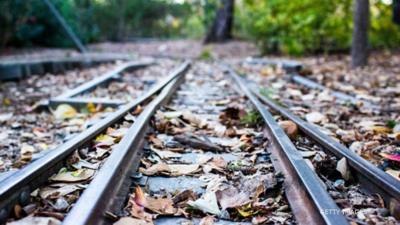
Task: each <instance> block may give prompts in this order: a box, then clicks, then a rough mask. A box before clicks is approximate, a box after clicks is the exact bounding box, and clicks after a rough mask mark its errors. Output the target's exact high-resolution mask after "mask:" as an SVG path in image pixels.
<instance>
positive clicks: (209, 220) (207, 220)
mask: <svg viewBox="0 0 400 225" xmlns="http://www.w3.org/2000/svg"><path fill="white" fill-rule="evenodd" d="M214 221H215V218H214V216H206V217H203V219H201V221H200V223H199V225H214Z"/></svg>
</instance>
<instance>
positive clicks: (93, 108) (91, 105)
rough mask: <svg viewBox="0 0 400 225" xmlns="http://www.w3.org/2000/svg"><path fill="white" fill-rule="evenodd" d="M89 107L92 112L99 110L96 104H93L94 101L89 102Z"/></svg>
mask: <svg viewBox="0 0 400 225" xmlns="http://www.w3.org/2000/svg"><path fill="white" fill-rule="evenodd" d="M87 109H88V111H89V112H90V113H95V112H97V109H96V106H95V105H94V104H93V102H89V103H88V104H87Z"/></svg>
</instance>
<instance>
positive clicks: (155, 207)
mask: <svg viewBox="0 0 400 225" xmlns="http://www.w3.org/2000/svg"><path fill="white" fill-rule="evenodd" d="M145 208H146V209H149V210H151V211H152V212H155V213H157V214H159V215H175V214H176V213H177V212H178V210H177V209H176V208H175V207H174V203H173V201H172V200H171V199H169V198H152V197H146V206H145Z"/></svg>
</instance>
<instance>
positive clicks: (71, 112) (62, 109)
mask: <svg viewBox="0 0 400 225" xmlns="http://www.w3.org/2000/svg"><path fill="white" fill-rule="evenodd" d="M77 114H78V112H77V111H76V110H75V108H74V107H72V106H70V105H68V104H61V105H58V106H57V109H56V110H55V111H53V115H54V117H55V118H56V119H69V118H73V117H75V116H76V115H77Z"/></svg>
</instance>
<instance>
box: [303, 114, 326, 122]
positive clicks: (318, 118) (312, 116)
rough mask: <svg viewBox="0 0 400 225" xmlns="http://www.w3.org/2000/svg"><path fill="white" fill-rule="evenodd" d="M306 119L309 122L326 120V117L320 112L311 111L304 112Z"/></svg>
mask: <svg viewBox="0 0 400 225" xmlns="http://www.w3.org/2000/svg"><path fill="white" fill-rule="evenodd" d="M306 120H307V121H308V122H310V123H321V122H323V121H325V120H326V117H325V116H324V115H323V114H321V113H320V112H311V113H307V114H306Z"/></svg>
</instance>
